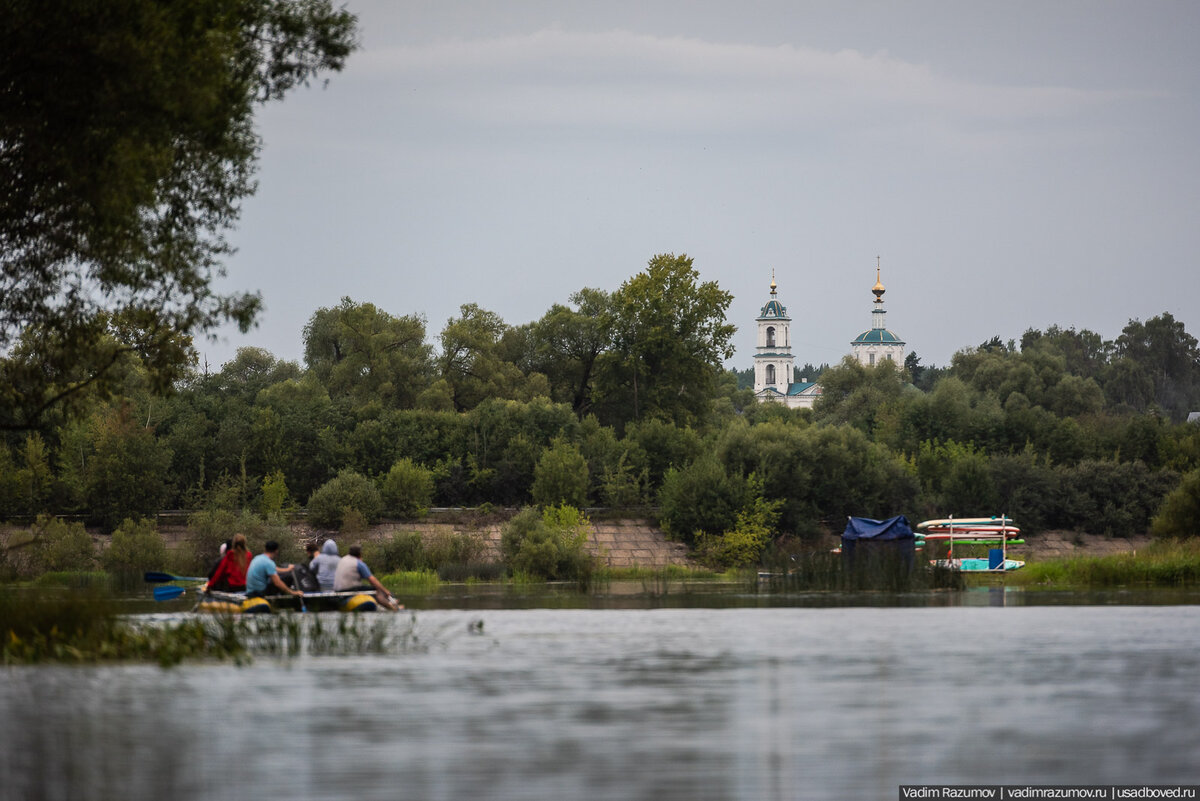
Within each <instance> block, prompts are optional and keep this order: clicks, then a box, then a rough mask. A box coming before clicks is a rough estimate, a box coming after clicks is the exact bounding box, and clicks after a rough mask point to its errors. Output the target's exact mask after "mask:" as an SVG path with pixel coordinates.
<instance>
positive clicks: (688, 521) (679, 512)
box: [659, 456, 747, 544]
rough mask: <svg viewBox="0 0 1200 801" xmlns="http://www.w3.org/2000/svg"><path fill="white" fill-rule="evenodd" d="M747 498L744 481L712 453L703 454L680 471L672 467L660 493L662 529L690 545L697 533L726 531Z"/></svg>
mask: <svg viewBox="0 0 1200 801" xmlns="http://www.w3.org/2000/svg"><path fill="white" fill-rule="evenodd" d="M746 500H747V489H746V481H745V479H742V478H741V477H733V476H730V475H729V474H728V473H726V472H725V468H724V467H722V466H721V464H720V462H718V461H717V460H716V458H715V457H713V456H702V457H700V458H699V459H697V460H696V461H694V462H692V463H691V464H690V465H688V466H687V467H686V468H684V469H683V470H677V469H675V468H671V469H670V470H668V471H667V475H666V478H664V479H663V486H662V490H661V491H660V492H659V504H660V505H661V507H662V509H661V512H660V522H661V524H662V527H663V530H664V531H666V532H667V533H668V534H669V535H671V536H672V537H674V538H675V539H677V540H681V541H683V542H686V543H688V544H693V543H694V542H695V539H696V534H697V532H700V531H726V530H728V529H731V528H732V527H733V525H734V523H735V521H736V519H737V513H738V510H739V509H741V508H742V507H743V506H744V505H745V503H746Z"/></svg>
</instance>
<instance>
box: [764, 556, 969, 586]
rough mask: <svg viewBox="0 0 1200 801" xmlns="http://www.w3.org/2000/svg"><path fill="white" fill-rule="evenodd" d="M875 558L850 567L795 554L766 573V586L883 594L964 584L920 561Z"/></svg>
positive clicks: (957, 577)
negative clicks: (880, 592)
mask: <svg viewBox="0 0 1200 801" xmlns="http://www.w3.org/2000/svg"><path fill="white" fill-rule="evenodd" d="M877 556H878V557H879V558H868V559H860V560H857V562H856V564H854V565H852V566H851V565H846V564H844V563H843V562H842V556H841V554H836V553H830V552H828V551H809V552H805V553H800V554H795V555H793V556H791V557H789V558H788V559H787V560H786V561H780V562H778V563H776V564H774V565H772V566H771V568H770V569H768V570H767V571H766V579H767V580H766V582H765V583H766V584H767V586H768V587H769V588H771V589H783V590H787V591H800V592H804V591H818V590H837V591H851V592H853V591H883V592H914V591H919V590H936V589H962V588H963V587H965V586H966V585H965V581H964V579H963V576H962V574H961V573H960V572H958V571H956V570H950V569H948V568H943V567H936V566H934V565H931V564H929V563H928V562H926V561H924V560H920V559H918V560H916V562H915V563H909V562H907V561H906V560H904V559H901V558H888V557H889V556H893V555H891V554H878V555H877Z"/></svg>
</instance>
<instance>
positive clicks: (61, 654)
mask: <svg viewBox="0 0 1200 801" xmlns="http://www.w3.org/2000/svg"><path fill="white" fill-rule="evenodd" d="M333 620H336V621H337V622H336V624H334V623H332V621H333ZM414 622H415V617H413V618H411V619H410V623H409V625H408V626H404V625H397V620H396V618H395V617H394V616H390V615H388V616H385V615H380V616H378V617H375V616H372V617H371V619H369V620H368V619H366V618H365V616H359V615H335V616H326V615H289V614H283V615H269V616H261V617H259V616H246V617H242V616H236V615H195V616H189V617H187V618H185V619H182V620H174V621H162V620H159V619H148V618H131V617H124V616H121V615H119V614H117V611H116V607H115V605H114V604H113V603H112V600H111V598H110V597H109V596H108V595H107V594H106V593H104V592H102V591H100V590H98V589H95V588H93V589H90V590H82V591H81V590H76V591H70V592H48V591H45V590H42V591H38V592H36V593H35V592H33V591H32V590H17V589H12V588H9V589H7V590H5V591H4V592H0V663H3V664H10V665H11V664H26V663H36V662H101V661H149V662H157V663H158V664H160V665H162V666H164V667H169V666H171V665H176V664H178V663H180V662H182V661H184V660H190V659H219V660H223V659H233V660H234V661H235V662H237V663H238V664H245V663H247V662H249V661H250V660H251V659H252V658H253V657H255V656H271V657H278V658H293V657H297V656H300V655H303V654H309V655H320V656H325V655H349V654H382V653H392V652H396V651H399V650H404V649H406V648H408V647H410V646H411V644H412V643H413V642H414V641H415V636H414V635H413V623H414Z"/></svg>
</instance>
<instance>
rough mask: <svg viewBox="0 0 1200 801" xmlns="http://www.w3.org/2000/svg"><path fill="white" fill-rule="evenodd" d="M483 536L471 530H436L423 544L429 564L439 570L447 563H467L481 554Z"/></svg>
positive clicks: (474, 560) (475, 560) (477, 559)
mask: <svg viewBox="0 0 1200 801" xmlns="http://www.w3.org/2000/svg"><path fill="white" fill-rule="evenodd" d="M483 550H484V544H483V538H482V537H480V536H479V535H478V534H474V533H471V532H460V531H454V532H438V533H437V534H434V535H433V536H432V537H430V538H429V542H428V543H426V545H425V554H426V559H428V561H429V566H430V567H432V568H433V569H435V570H441V569H442V568H443V567H445V566H447V565H467V564H471V563H473V562H477V561H479V559H480V557H482V556H483Z"/></svg>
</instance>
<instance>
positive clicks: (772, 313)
mask: <svg viewBox="0 0 1200 801" xmlns="http://www.w3.org/2000/svg"><path fill="white" fill-rule="evenodd" d="M758 319H760V320H789V319H791V318H790V317H788V316H787V307H786V306H784V305H783V304H782V303H780V302H779V301H777V300H775V299H774V298H772V299H771V300H768V301H767V305H766V306H763V307H762V313H761V314H759V315H758Z"/></svg>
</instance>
